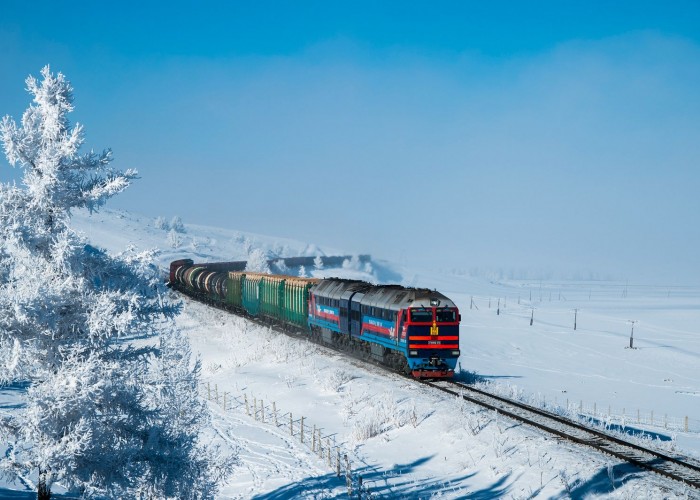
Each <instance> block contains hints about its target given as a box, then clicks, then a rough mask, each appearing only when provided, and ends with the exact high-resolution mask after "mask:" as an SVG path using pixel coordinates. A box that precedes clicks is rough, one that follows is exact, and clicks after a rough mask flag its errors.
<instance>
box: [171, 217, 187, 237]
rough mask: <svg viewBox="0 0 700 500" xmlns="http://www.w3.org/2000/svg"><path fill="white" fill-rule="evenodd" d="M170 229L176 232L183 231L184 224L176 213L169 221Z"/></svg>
mask: <svg viewBox="0 0 700 500" xmlns="http://www.w3.org/2000/svg"><path fill="white" fill-rule="evenodd" d="M170 229H172V230H173V231H175V232H178V233H184V232H185V225H184V224H183V223H182V219H181V218H180V216H178V215H176V216H175V217H173V220H171V221H170Z"/></svg>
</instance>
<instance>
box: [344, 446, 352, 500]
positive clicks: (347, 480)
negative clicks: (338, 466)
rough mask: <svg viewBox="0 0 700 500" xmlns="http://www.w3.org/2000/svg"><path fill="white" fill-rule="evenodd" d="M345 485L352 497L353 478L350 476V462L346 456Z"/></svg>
mask: <svg viewBox="0 0 700 500" xmlns="http://www.w3.org/2000/svg"><path fill="white" fill-rule="evenodd" d="M345 484H346V485H347V487H348V496H349V497H352V476H351V475H350V460H349V459H348V456H347V454H346V455H345Z"/></svg>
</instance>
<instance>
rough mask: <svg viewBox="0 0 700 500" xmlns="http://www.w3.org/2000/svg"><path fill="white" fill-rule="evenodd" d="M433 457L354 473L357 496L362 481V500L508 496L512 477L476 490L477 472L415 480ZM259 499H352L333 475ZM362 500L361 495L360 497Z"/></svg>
mask: <svg viewBox="0 0 700 500" xmlns="http://www.w3.org/2000/svg"><path fill="white" fill-rule="evenodd" d="M431 458H433V457H425V458H421V459H419V460H416V461H415V462H413V463H411V464H405V465H396V466H395V467H394V468H393V469H391V470H380V469H378V468H375V467H369V466H368V467H363V468H360V469H356V470H355V471H353V473H354V476H353V485H352V488H353V497H354V496H356V495H358V490H359V489H360V480H359V478H362V479H361V492H362V493H361V498H415V499H420V498H430V497H432V496H433V495H434V494H435V493H436V492H441V493H442V494H444V495H447V496H454V498H470V499H484V500H485V499H489V498H499V497H503V496H504V495H506V494H507V493H508V489H509V484H508V479H509V477H510V474H506V475H503V476H502V477H500V478H499V479H497V480H496V481H495V482H494V483H493V484H491V485H490V486H488V487H487V488H483V489H478V490H473V489H471V488H469V484H468V480H469V479H471V478H472V477H474V476H475V475H476V473H471V474H464V475H462V476H458V477H455V478H453V479H417V478H415V477H411V476H412V474H413V473H414V472H415V470H416V468H417V467H418V466H420V465H422V464H424V463H425V462H427V461H429V460H430V459H431ZM253 498H254V499H256V500H283V499H291V498H327V499H335V498H348V490H347V486H346V480H345V476H341V477H337V476H336V475H335V473H329V474H326V475H323V476H318V477H309V478H306V479H304V480H302V481H299V482H297V483H294V484H288V485H285V486H282V487H280V488H278V489H276V490H274V491H271V492H269V493H263V494H260V495H257V496H255V497H253ZM358 498H360V496H359V495H358Z"/></svg>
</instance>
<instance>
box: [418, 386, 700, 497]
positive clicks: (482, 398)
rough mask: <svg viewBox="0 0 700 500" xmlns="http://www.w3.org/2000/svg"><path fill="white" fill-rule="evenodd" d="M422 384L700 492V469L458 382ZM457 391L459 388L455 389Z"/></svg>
mask: <svg viewBox="0 0 700 500" xmlns="http://www.w3.org/2000/svg"><path fill="white" fill-rule="evenodd" d="M420 382H421V383H422V384H424V385H426V386H429V387H432V388H434V389H437V390H440V391H442V392H444V393H447V394H451V395H453V396H457V397H461V398H463V399H464V400H466V401H469V402H472V403H475V404H477V405H479V406H482V407H484V408H488V409H490V410H494V411H497V412H498V413H500V414H502V415H505V416H507V417H510V418H512V419H514V420H517V421H519V422H522V423H524V424H527V425H529V426H532V427H535V428H538V429H541V430H544V431H546V432H548V433H550V434H553V435H555V436H558V437H561V438H563V439H566V440H567V441H571V442H574V443H578V444H582V445H585V446H589V447H592V448H594V449H596V450H598V451H602V452H603V453H606V454H608V455H612V456H614V457H616V458H619V459H621V460H624V461H625V462H628V463H631V464H634V465H636V466H637V467H640V468H642V469H646V470H649V471H652V472H655V473H657V474H660V475H662V476H665V477H668V478H670V479H673V480H676V481H680V482H682V483H684V484H686V485H688V486H692V487H694V488H697V489H700V466H698V465H696V464H693V463H689V462H685V461H683V460H681V459H678V458H676V457H671V456H669V455H666V454H665V453H662V452H659V451H656V450H652V449H650V448H646V447H643V446H640V445H637V444H634V443H631V442H629V441H625V440H623V439H620V438H618V437H615V436H612V435H610V434H607V433H605V432H602V431H600V430H597V429H593V428H590V427H587V426H585V425H583V424H580V423H578V422H575V421H573V420H571V419H568V418H565V417H562V416H560V415H556V414H554V413H551V412H548V411H546V410H543V409H541V408H537V407H534V406H530V405H527V404H525V403H521V402H519V401H514V400H512V399H509V398H505V397H502V396H497V395H495V394H491V393H489V392H487V391H483V390H481V389H477V388H475V387H470V386H468V385H464V384H461V383H459V382H456V381H445V380H442V381H430V380H421V381H420ZM455 388H457V389H455Z"/></svg>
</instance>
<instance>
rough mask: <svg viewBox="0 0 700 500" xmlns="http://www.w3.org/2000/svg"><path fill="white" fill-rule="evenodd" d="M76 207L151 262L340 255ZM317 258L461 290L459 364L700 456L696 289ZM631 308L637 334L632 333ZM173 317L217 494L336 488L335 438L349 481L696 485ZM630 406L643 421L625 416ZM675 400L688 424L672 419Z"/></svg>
mask: <svg viewBox="0 0 700 500" xmlns="http://www.w3.org/2000/svg"><path fill="white" fill-rule="evenodd" d="M74 222H75V224H76V225H77V226H78V227H79V228H81V229H82V230H83V231H84V232H85V233H86V234H87V236H88V237H89V238H90V240H91V241H92V242H93V243H94V244H96V245H98V246H100V247H104V248H106V249H107V250H109V251H111V252H118V251H121V250H123V249H124V248H125V247H126V246H127V245H129V244H134V245H136V246H137V247H138V248H140V249H148V248H160V249H162V253H161V255H160V256H159V264H160V265H161V266H162V267H163V269H165V268H166V267H167V264H168V263H169V262H170V261H171V260H174V259H176V258H183V257H190V258H193V259H194V260H196V261H200V262H206V261H228V260H243V259H245V255H246V250H247V249H250V248H255V247H260V248H263V249H265V250H266V251H268V252H269V254H270V255H274V256H296V255H316V254H322V255H337V254H341V253H342V252H340V251H337V250H329V249H325V248H324V249H321V248H318V247H316V246H315V245H313V244H306V243H301V242H295V241H291V240H284V239H279V238H273V237H265V236H261V235H253V234H247V233H240V232H237V231H232V230H226V229H219V228H211V227H204V226H193V225H189V224H188V223H187V220H186V218H185V220H184V222H185V228H186V232H185V233H181V234H180V233H179V236H178V238H173V236H172V234H170V233H169V232H168V231H165V230H162V229H157V228H156V227H155V225H154V221H153V219H150V218H147V217H141V216H138V215H134V214H128V213H122V212H114V211H104V212H101V213H100V214H97V215H94V216H92V217H88V216H87V215H86V214H83V213H78V214H76V215H75V218H74ZM366 253H371V249H367V252H366ZM470 264H471V263H465V267H469V266H470ZM308 271H312V270H308ZM366 271H371V273H368V272H366ZM313 272H314V274H316V275H342V276H350V275H352V276H355V277H361V278H363V279H370V280H372V281H375V282H389V281H391V282H400V283H402V284H404V285H411V286H425V287H430V288H437V289H438V290H440V291H441V292H443V293H445V294H446V295H447V296H449V297H451V298H452V299H453V300H455V301H456V302H457V304H458V305H459V306H460V309H461V312H462V329H461V345H460V347H461V350H462V356H461V358H460V363H461V368H462V370H464V371H465V372H474V373H475V374H476V376H477V377H479V378H481V379H483V380H486V381H489V382H490V383H491V385H492V386H494V387H495V388H496V389H498V390H500V391H501V392H503V393H504V394H508V395H516V396H518V397H521V398H522V399H525V400H527V401H530V402H533V403H536V404H542V405H549V406H552V405H555V404H556V405H558V406H562V407H563V406H566V404H567V401H568V405H569V409H571V411H572V413H579V411H580V410H581V408H583V413H587V414H592V413H593V411H594V407H595V412H596V416H597V418H598V419H599V420H601V421H608V422H609V423H612V424H619V425H623V426H626V427H627V428H632V429H647V430H649V431H651V432H653V433H654V435H655V436H657V437H658V439H661V440H668V441H666V442H665V443H664V444H663V445H664V446H666V448H667V449H671V450H673V449H676V448H678V449H680V451H682V452H684V453H690V454H695V455H696V456H698V455H700V439H699V436H700V412H699V411H698V409H700V370H698V368H700V326H698V325H700V321H698V320H700V288H688V287H686V288H677V287H675V288H674V287H664V286H639V284H631V283H629V284H628V283H609V282H556V283H555V282H551V281H544V282H536V283H535V282H512V281H502V282H489V281H486V280H483V279H477V278H470V277H467V276H463V275H459V274H455V273H451V272H439V271H426V270H421V269H405V268H401V267H400V266H396V265H390V264H387V263H376V262H373V269H371V270H365V269H324V270H322V271H317V270H315V271H313ZM499 299H500V304H499ZM489 301H490V306H489ZM533 310H534V313H533ZM575 310H576V311H577V312H576V319H577V329H576V330H575V331H574V330H573V322H574V311H575ZM533 314H534V318H533V324H532V326H530V318H531V315H533ZM632 320H633V321H635V323H634V345H635V347H636V348H635V349H627V348H626V347H627V346H628V345H629V334H630V330H631V326H632V323H631V322H630V321H632ZM178 323H179V325H180V326H181V328H182V329H183V330H184V331H186V332H187V334H188V336H189V338H190V340H191V342H192V346H193V348H194V349H195V351H196V352H198V353H199V355H200V356H201V360H202V364H203V373H202V375H203V377H202V379H203V380H202V382H203V384H202V395H203V397H207V398H210V399H211V402H210V407H211V409H212V413H213V419H212V426H211V429H209V432H208V433H207V436H205V438H206V439H211V440H214V441H215V442H216V443H218V444H220V445H221V447H222V449H223V450H231V451H233V450H236V451H237V453H238V454H239V457H240V465H239V466H238V467H237V468H236V470H235V472H234V474H233V476H232V477H231V478H230V481H229V482H228V484H226V485H224V486H223V487H222V490H221V497H222V498H299V497H307V498H343V497H345V496H346V495H347V487H346V478H345V477H344V476H341V477H337V476H336V460H337V456H338V453H339V452H340V453H341V457H342V458H341V461H342V462H343V464H344V463H345V460H344V455H345V454H347V456H348V461H349V463H350V466H351V469H352V471H353V473H354V477H355V483H354V485H355V487H357V478H359V477H361V478H362V481H363V485H364V488H365V489H366V490H367V491H368V492H369V493H371V494H372V495H375V497H391V498H431V497H436V498H464V497H476V498H493V497H505V498H530V497H533V496H538V497H542V498H550V497H555V498H558V497H565V496H567V495H569V496H571V497H572V498H583V497H589V496H591V497H595V496H606V497H608V496H609V497H613V498H686V497H688V496H689V497H690V498H693V497H697V496H698V492H697V491H694V490H687V489H685V488H684V487H683V486H681V485H679V484H677V483H674V482H671V481H667V480H665V479H662V478H660V477H657V476H655V475H652V474H649V473H645V472H641V471H638V470H636V469H634V468H632V467H630V466H627V465H624V464H621V463H620V462H619V461H617V460H614V459H612V458H610V457H607V456H604V455H601V454H599V453H596V452H593V451H591V450H587V449H584V448H579V447H575V446H573V445H570V444H567V443H564V442H561V441H560V440H558V439H554V438H553V437H551V436H548V435H544V434H541V433H539V432H538V431H535V430H533V429H530V428H527V427H525V426H522V425H520V424H516V423H513V422H511V421H509V420H507V419H505V418H503V417H501V416H498V415H495V414H493V413H492V412H488V411H486V410H481V409H479V408H477V407H474V406H472V405H468V404H466V403H460V402H458V401H456V400H454V399H452V398H449V397H446V396H443V395H441V394H435V393H433V392H431V391H428V390H426V389H425V388H424V387H421V386H419V385H418V384H416V383H414V382H412V381H410V380H406V379H403V378H400V377H398V376H394V375H387V373H385V372H383V371H382V370H380V369H378V368H375V367H371V366H369V367H367V366H364V365H361V364H360V363H359V362H357V361H354V360H352V359H347V358H345V357H342V356H340V355H338V354H336V353H332V352H328V351H327V350H325V349H324V348H322V347H319V346H317V345H314V344H311V343H308V342H307V341H305V340H303V339H301V340H300V339H295V338H290V337H287V336H284V335H280V334H277V333H275V332H272V331H270V330H269V329H268V328H265V327H261V326H259V325H257V324H254V323H250V322H248V321H245V320H243V319H242V318H238V317H236V316H232V315H230V314H228V313H225V312H223V311H220V310H214V309H211V308H208V307H206V306H204V305H202V304H198V303H195V302H192V301H189V300H185V301H184V310H183V314H182V315H181V316H180V318H179V319H178ZM16 392H17V391H9V392H8V391H6V392H5V393H4V395H3V396H1V397H3V398H4V399H2V400H0V406H1V408H0V411H11V409H12V405H13V394H14V393H16ZM224 397H226V401H225V402H224ZM246 400H247V406H246ZM224 403H225V405H226V408H225V409H224V406H223V405H224ZM273 403H274V407H275V408H276V411H277V420H278V421H277V425H275V423H274V413H273ZM253 404H255V406H256V409H257V411H254V410H253ZM261 405H264V407H265V415H266V420H265V422H264V423H263V422H262V417H261V413H260V407H261ZM623 409H624V418H623ZM652 411H653V414H654V423H653V424H652V423H651V421H650V418H649V417H650V416H651V412H652ZM290 413H291V416H292V420H293V423H292V425H293V431H294V435H293V436H291V435H290V432H289V419H290ZM254 415H257V419H256V418H255V417H254ZM638 415H639V419H640V420H645V419H646V422H640V423H637V418H638ZM302 416H303V417H304V420H305V443H304V444H302V443H301V442H300V437H301V436H300V432H299V431H300V424H301V422H300V419H301V417H302ZM685 416H687V417H688V422H689V432H685V431H684V429H683V425H684V423H685V422H684V417H685ZM314 426H316V427H318V428H320V429H321V435H322V444H323V446H324V448H323V449H324V450H325V449H326V447H327V446H328V445H330V446H331V450H332V456H331V465H330V466H329V464H328V456H327V455H326V454H324V456H323V457H320V456H318V454H316V453H314V452H313V451H312V450H311V447H312V446H313V444H312V432H313V428H314ZM679 426H680V427H679ZM676 451H679V450H676ZM11 488H13V489H17V488H19V486H18V485H14V486H12V487H11ZM5 492H8V493H9V490H8V489H3V487H2V486H0V497H1V496H2V495H3V494H4V493H5ZM17 498H21V497H20V496H17Z"/></svg>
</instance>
